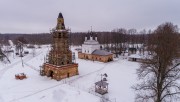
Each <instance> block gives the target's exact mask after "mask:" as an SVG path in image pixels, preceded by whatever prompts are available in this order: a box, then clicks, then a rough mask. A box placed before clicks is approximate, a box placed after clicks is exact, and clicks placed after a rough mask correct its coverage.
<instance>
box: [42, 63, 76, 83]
mask: <svg viewBox="0 0 180 102" xmlns="http://www.w3.org/2000/svg"><path fill="white" fill-rule="evenodd" d="M43 74H44V75H45V76H47V77H51V78H52V79H55V80H61V79H64V78H68V77H71V76H75V75H78V74H79V73H78V64H76V63H74V64H67V65H62V66H56V65H52V64H49V63H45V64H44V66H43Z"/></svg>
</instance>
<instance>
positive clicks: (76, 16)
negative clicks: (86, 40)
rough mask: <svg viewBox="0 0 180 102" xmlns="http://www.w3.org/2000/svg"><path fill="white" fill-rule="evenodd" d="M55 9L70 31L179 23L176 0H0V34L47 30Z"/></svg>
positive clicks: (52, 23) (178, 1) (179, 2)
mask: <svg viewBox="0 0 180 102" xmlns="http://www.w3.org/2000/svg"><path fill="white" fill-rule="evenodd" d="M59 12H62V14H63V16H64V19H65V25H66V27H69V28H71V31H72V32H81V31H82V32H86V31H88V30H90V29H91V26H92V27H93V31H111V30H113V29H114V28H126V29H130V28H135V29H138V30H142V29H147V30H148V29H153V28H156V27H157V26H158V25H160V24H162V23H164V22H172V23H173V24H175V25H178V26H180V0H0V33H41V32H49V30H50V29H52V28H54V27H55V26H56V19H57V17H58V13H59Z"/></svg>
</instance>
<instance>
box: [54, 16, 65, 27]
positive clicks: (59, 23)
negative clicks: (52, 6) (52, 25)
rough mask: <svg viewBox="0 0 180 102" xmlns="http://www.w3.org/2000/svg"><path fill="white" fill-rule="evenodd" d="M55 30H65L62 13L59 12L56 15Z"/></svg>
mask: <svg viewBox="0 0 180 102" xmlns="http://www.w3.org/2000/svg"><path fill="white" fill-rule="evenodd" d="M56 30H65V25H64V18H63V15H62V13H59V15H58V18H57V26H56Z"/></svg>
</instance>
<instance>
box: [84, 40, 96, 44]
mask: <svg viewBox="0 0 180 102" xmlns="http://www.w3.org/2000/svg"><path fill="white" fill-rule="evenodd" d="M84 44H87V45H94V44H99V42H98V41H96V40H86V41H84Z"/></svg>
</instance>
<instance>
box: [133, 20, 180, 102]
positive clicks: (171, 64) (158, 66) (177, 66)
mask: <svg viewBox="0 0 180 102" xmlns="http://www.w3.org/2000/svg"><path fill="white" fill-rule="evenodd" d="M177 33H178V27H177V26H175V25H173V24H172V23H165V24H162V25H160V26H158V27H157V29H156V30H155V31H154V34H153V35H152V36H151V38H150V39H149V43H148V51H149V52H150V54H151V55H149V57H148V56H147V60H146V61H144V63H142V65H141V67H140V68H139V69H137V74H138V78H139V79H140V84H137V85H136V86H134V87H133V88H134V89H135V90H136V92H137V95H136V101H137V102H175V101H176V102H179V101H180V85H179V84H180V83H178V81H179V80H180V61H179V60H178V59H179V56H178V51H179V50H178V44H179V40H178V37H177V36H178V34H177Z"/></svg>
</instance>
